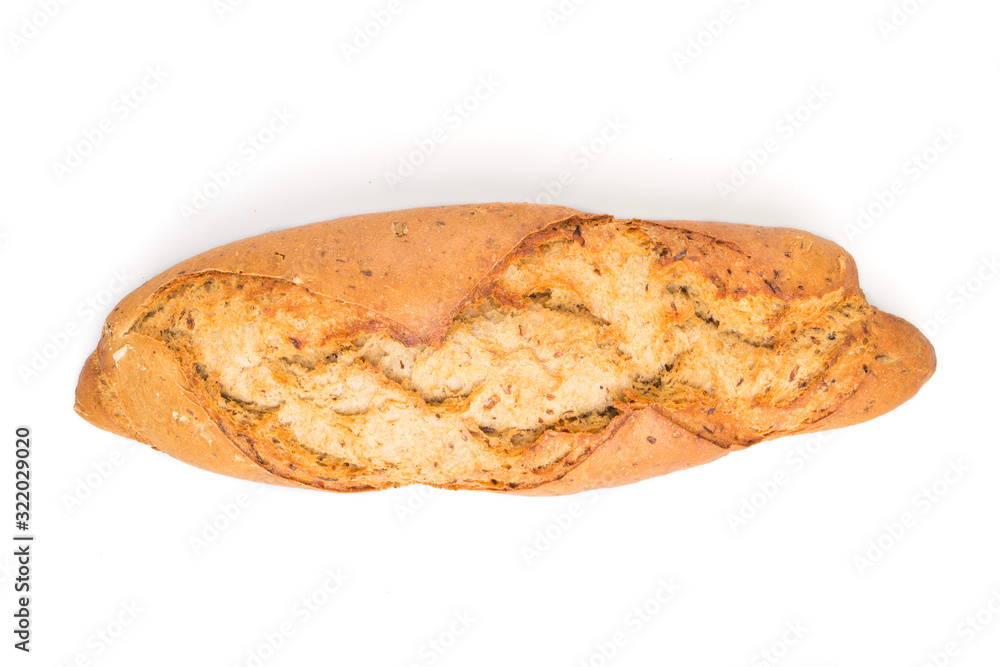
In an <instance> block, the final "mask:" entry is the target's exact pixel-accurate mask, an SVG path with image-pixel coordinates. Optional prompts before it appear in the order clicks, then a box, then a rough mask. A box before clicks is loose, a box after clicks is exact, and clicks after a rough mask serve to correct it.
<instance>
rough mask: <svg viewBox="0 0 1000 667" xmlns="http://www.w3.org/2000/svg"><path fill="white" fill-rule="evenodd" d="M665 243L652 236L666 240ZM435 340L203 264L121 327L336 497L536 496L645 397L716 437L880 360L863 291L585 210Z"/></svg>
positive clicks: (815, 395) (794, 413)
mask: <svg viewBox="0 0 1000 667" xmlns="http://www.w3.org/2000/svg"><path fill="white" fill-rule="evenodd" d="M654 239H655V240H654ZM489 280H490V281H491V282H489V284H484V285H482V286H481V289H479V290H478V291H477V292H476V296H475V297H474V298H470V299H469V300H468V301H467V303H466V304H465V305H464V307H462V308H461V309H460V310H459V312H457V313H456V314H455V316H454V318H453V320H452V321H451V323H450V324H449V325H448V327H447V333H446V335H445V336H444V339H443V341H442V342H441V343H440V344H435V345H430V344H426V343H417V344H412V345H407V344H405V343H404V342H403V341H404V340H413V337H412V336H408V335H407V332H406V331H404V330H402V329H401V328H400V327H399V325H398V324H396V323H394V322H391V321H388V320H386V319H384V318H382V317H380V316H378V315H376V314H373V313H372V312H370V311H367V310H365V309H364V308H361V307H359V306H356V305H352V304H347V303H344V302H342V301H338V300H335V299H332V298H329V297H325V296H322V295H318V294H315V293H313V292H311V291H309V290H308V289H307V288H306V287H304V286H301V285H297V284H295V283H293V282H291V281H287V280H282V279H277V278H271V277H263V276H255V275H248V274H237V273H230V272H223V271H204V272H200V273H195V274H192V275H184V276H181V277H179V278H177V279H174V280H172V281H171V282H170V283H168V284H167V285H165V286H164V287H163V288H162V289H161V290H160V291H159V292H158V293H157V294H156V295H155V297H154V298H153V299H152V300H150V301H149V303H148V306H147V307H146V308H145V312H144V313H143V314H142V315H140V316H139V317H138V318H137V319H136V320H135V323H134V324H133V325H132V327H131V330H130V331H129V332H128V335H142V336H148V337H151V338H154V339H157V340H159V341H162V342H163V343H164V344H166V345H167V347H168V348H169V349H170V350H171V351H172V352H173V353H174V354H175V355H176V356H177V358H178V360H179V362H180V364H181V367H182V368H183V369H184V372H185V374H186V375H188V378H189V380H190V382H191V385H192V387H193V388H194V391H195V392H196V394H197V395H198V397H199V402H200V403H201V404H203V405H205V406H207V407H208V408H209V410H210V413H211V414H213V416H214V417H216V418H217V419H218V421H219V424H220V426H222V427H223V430H224V431H225V432H226V433H227V435H229V436H230V437H231V438H232V439H233V440H234V441H236V440H238V441H239V442H241V443H244V444H245V445H246V446H247V447H248V448H249V449H251V450H252V451H253V453H254V456H255V457H256V458H257V459H258V460H260V461H262V462H263V464H264V465H265V467H266V468H267V469H268V470H270V471H271V472H273V473H275V474H278V475H280V476H282V477H285V478H287V479H293V480H296V481H299V482H302V483H305V484H309V485H313V486H317V487H321V488H326V489H330V490H344V491H347V490H363V489H371V488H383V487H387V486H396V485H401V484H409V483H423V484H432V485H436V486H441V487H449V488H487V489H498V488H508V489H517V488H532V487H535V486H538V485H540V484H543V483H545V482H548V481H551V480H554V479H558V478H559V477H560V476H562V475H564V474H565V473H566V471H568V470H569V469H571V468H572V467H573V466H575V465H577V464H579V463H580V462H581V461H583V460H584V459H586V457H587V456H588V455H589V454H590V453H591V452H590V447H591V445H590V444H589V443H590V442H591V440H588V439H587V438H578V439H575V440H574V439H567V438H552V437H546V435H547V434H552V433H558V432H570V433H591V434H596V433H600V432H602V431H604V429H606V428H607V427H608V425H609V424H611V423H612V421H613V420H614V419H615V417H616V416H617V415H619V414H620V413H622V412H624V411H627V410H630V409H640V408H642V407H645V406H649V405H656V406H659V407H658V408H657V409H659V410H662V411H664V412H665V413H667V414H669V416H670V419H671V420H672V421H674V422H675V423H677V424H679V425H680V426H682V427H683V428H684V429H686V430H688V431H690V432H691V433H693V434H696V435H698V436H700V437H702V438H704V439H706V440H709V441H711V442H712V443H715V444H716V445H718V446H719V447H722V448H729V447H732V446H733V445H750V444H753V443H755V442H759V441H760V440H762V439H764V438H766V437H774V436H775V435H780V434H785V433H791V432H795V431H797V430H802V429H803V428H805V427H807V426H808V425H809V424H812V423H813V422H816V421H817V420H819V419H821V418H823V417H825V416H827V415H829V414H831V413H832V412H833V411H835V410H836V409H837V408H838V406H840V405H841V404H842V403H843V402H844V401H845V400H846V398H847V397H848V396H850V395H851V394H852V393H853V392H854V391H855V389H856V388H857V386H858V384H859V383H860V382H861V380H862V378H863V377H864V376H865V374H866V373H868V372H869V365H870V364H872V363H875V356H876V355H875V352H874V345H872V344H871V343H870V340H869V337H868V333H867V332H868V325H869V323H870V318H871V314H872V309H871V308H870V307H869V306H868V305H867V304H866V303H865V301H864V298H863V297H862V296H861V295H860V293H859V292H856V291H852V292H850V293H846V292H845V291H844V289H843V287H835V288H833V289H831V290H830V291H829V292H827V293H825V294H823V295H822V296H816V295H815V294H808V295H805V296H796V295H795V294H788V293H783V292H780V291H779V290H778V289H777V288H776V287H775V284H774V282H773V280H774V276H768V275H761V274H760V273H759V271H757V270H755V268H754V267H753V266H752V264H751V261H750V259H749V258H748V257H747V256H746V255H745V254H743V253H742V252H741V251H740V250H739V249H738V248H736V247H734V246H732V245H729V244H726V243H723V242H720V241H717V240H715V239H713V238H711V237H709V236H705V235H702V234H697V233H693V232H690V231H684V230H682V229H672V228H669V227H664V226H660V225H655V223H648V222H642V221H625V220H610V219H604V220H597V221H587V222H584V223H582V224H580V225H577V226H576V227H575V229H572V230H569V231H566V230H564V233H562V234H555V235H551V236H550V238H548V239H547V240H542V241H541V242H540V243H539V244H534V245H531V246H530V247H527V248H525V249H523V251H522V252H520V253H517V254H516V255H515V256H514V259H513V260H512V261H510V262H509V263H508V264H505V265H504V266H503V267H500V270H499V272H498V273H496V274H495V275H492V276H490V277H489Z"/></svg>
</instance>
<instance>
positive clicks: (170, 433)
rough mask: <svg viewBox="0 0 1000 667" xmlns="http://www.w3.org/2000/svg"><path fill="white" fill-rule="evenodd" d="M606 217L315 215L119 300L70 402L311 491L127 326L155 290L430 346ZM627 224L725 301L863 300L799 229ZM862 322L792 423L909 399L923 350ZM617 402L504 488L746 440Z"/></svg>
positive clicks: (595, 476) (632, 471)
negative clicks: (866, 335)
mask: <svg viewBox="0 0 1000 667" xmlns="http://www.w3.org/2000/svg"><path fill="white" fill-rule="evenodd" d="M610 219H611V216H606V215H593V214H587V213H582V212H579V211H575V210H573V209H568V208H563V207H557V206H543V205H531V204H507V203H495V204H480V205H466V206H446V207H431V208H420V209H412V210H408V211H393V212H387V213H377V214H370V215H361V216H353V217H349V218H343V219H340V220H333V221H328V222H321V223H316V224H312V225H306V226H302V227H296V228H292V229H288V230H283V231H278V232H271V233H269V234H264V235H261V236H257V237H253V238H250V239H244V240H241V241H236V242H234V243H230V244H228V245H225V246H221V247H219V248H215V249H213V250H210V251H208V252H205V253H202V254H200V255H197V256H195V257H192V258H191V259H188V260H186V261H184V262H181V263H180V264H178V265H176V266H174V267H172V268H171V269H168V270H167V271H164V272H163V273H161V274H160V275H158V276H156V277H155V278H153V279H151V280H150V281H148V282H147V283H145V284H144V285H142V286H141V287H140V288H138V289H137V290H136V291H134V292H133V293H131V294H129V295H128V296H127V297H125V299H123V300H122V302H121V303H120V304H118V306H117V307H116V308H115V309H114V311H113V312H112V313H111V315H110V316H109V318H108V321H107V325H106V327H105V329H104V334H103V336H102V339H101V341H100V343H99V345H98V348H97V350H96V351H95V352H94V354H92V355H91V357H90V358H88V360H87V362H86V364H85V365H84V368H83V370H82V372H81V375H80V382H79V386H78V388H77V403H76V411H77V412H78V413H79V414H80V415H81V416H82V417H84V419H87V420H88V421H90V422H91V423H93V424H94V425H95V426H98V427H99V428H102V429H104V430H108V431H110V432H113V433H117V434H119V435H123V436H125V437H132V438H134V439H137V440H141V441H143V442H146V443H148V444H150V445H152V446H154V447H155V448H157V449H160V450H162V451H165V452H167V453H168V454H170V455H171V456H173V457H175V458H178V459H180V460H182V461H185V462H187V463H190V464H192V465H195V466H198V467H201V468H204V469H206V470H211V471H215V472H220V473H223V474H226V475H230V476H234V477H240V478H243V479H249V480H253V481H261V482H268V483H272V484H281V485H286V486H310V485H308V484H305V483H301V482H298V481H294V480H292V479H289V478H288V476H287V475H279V474H275V472H278V471H276V470H273V469H272V468H271V466H269V465H268V464H267V462H266V461H265V460H264V459H263V458H261V457H259V456H256V457H255V456H254V451H255V450H254V447H252V446H247V445H248V443H245V442H242V443H241V442H238V439H239V438H240V437H244V438H245V436H241V435H240V433H239V432H238V431H236V430H234V429H232V428H231V427H229V426H227V425H226V423H225V420H222V419H219V418H217V417H213V416H212V414H211V413H210V412H209V410H208V409H206V407H205V406H204V405H202V404H201V402H200V401H199V400H198V398H196V393H195V391H194V390H193V387H191V386H190V381H189V379H188V377H187V376H186V375H185V374H184V372H183V370H182V368H181V366H180V363H179V361H178V359H177V357H176V356H175V355H174V354H172V353H171V351H170V350H169V349H168V348H167V347H166V346H164V345H163V344H162V342H160V341H157V340H153V339H151V338H149V337H146V336H142V335H137V334H134V333H133V334H130V332H129V330H130V328H131V327H132V326H133V325H134V324H135V323H136V321H137V319H138V318H139V317H140V316H142V315H143V313H144V312H146V310H145V309H146V306H147V305H148V304H149V303H150V302H151V301H152V299H153V298H154V297H155V296H156V295H157V294H159V293H161V292H162V291H163V290H164V289H166V287H167V286H168V285H170V284H171V283H172V282H174V281H176V280H177V279H179V278H182V277H189V276H191V275H193V274H199V273H204V272H225V273H235V274H244V275H253V276H261V277H267V278H279V279H282V280H286V281H289V282H292V283H295V284H298V285H301V286H302V287H304V288H306V289H307V290H309V291H310V292H312V293H315V294H317V295H322V296H325V297H329V298H332V299H334V300H336V301H339V302H343V303H347V304H353V305H357V306H360V307H362V308H364V309H366V310H368V311H371V312H372V313H373V314H375V315H377V316H378V318H379V319H380V320H382V321H388V322H391V323H393V333H394V335H395V336H397V337H398V338H399V340H401V341H402V342H404V343H406V344H408V345H412V344H417V343H425V344H431V345H434V344H436V343H438V342H440V341H441V339H442V337H443V336H444V334H445V331H446V329H447V327H448V325H449V324H450V322H451V321H452V318H453V317H454V316H455V314H456V313H458V312H459V311H460V310H461V309H462V308H463V307H465V306H466V305H468V304H470V303H472V302H474V301H475V300H476V299H478V298H480V297H482V296H485V295H486V294H489V293H490V292H491V290H492V287H493V285H492V283H493V281H494V279H495V277H496V276H497V275H498V274H499V273H500V271H501V270H502V269H503V268H504V267H506V266H508V265H509V264H510V263H511V262H512V261H513V260H514V258H515V257H516V256H518V255H519V254H523V253H525V252H530V251H531V249H532V248H534V247H536V246H537V245H538V244H539V243H541V242H542V241H544V240H546V239H549V238H552V237H554V236H560V235H561V236H572V235H573V233H574V227H575V225H577V224H580V223H584V222H587V221H601V220H610ZM632 222H634V223H635V224H637V225H639V226H640V227H641V228H642V229H643V231H645V232H646V233H647V234H648V235H649V236H650V237H651V238H652V239H653V240H654V241H657V240H659V239H658V237H661V236H662V237H663V238H666V235H667V232H666V230H683V231H684V232H686V233H687V234H688V235H690V236H689V238H690V239H691V240H692V249H694V248H701V249H702V250H703V251H704V252H703V253H702V255H699V256H697V257H689V260H691V259H693V260H694V261H696V262H698V261H701V262H702V263H703V266H704V272H705V275H706V277H709V278H711V279H712V280H713V282H717V283H718V284H721V283H722V282H725V283H726V284H727V285H728V288H729V289H731V290H734V291H735V292H736V293H737V294H739V293H753V292H755V291H758V292H762V293H765V292H766V293H770V294H772V295H776V296H778V297H780V298H782V299H796V298H800V297H822V296H823V295H826V294H829V293H831V292H834V291H838V290H839V291H840V293H841V294H842V295H843V296H844V297H851V296H857V297H863V295H862V293H861V290H860V288H859V287H858V279H857V269H856V267H855V264H854V262H853V260H852V259H851V257H850V256H849V255H848V253H847V252H846V251H844V250H843V248H841V247H840V246H838V245H836V244H834V243H832V242H830V241H827V240H825V239H822V238H819V237H816V236H814V235H812V234H809V233H807V232H803V231H799V230H794V229H785V228H764V227H755V226H749V225H734V224H726V223H714V222H693V221H639V220H635V221H632ZM576 233H577V234H578V233H579V232H578V230H577V232H576ZM674 236H675V237H676V235H674ZM712 244H720V245H725V246H727V247H729V248H735V249H737V250H738V251H739V252H740V253H741V254H742V255H743V256H744V257H745V258H746V260H745V262H744V263H743V264H742V265H741V267H742V268H741V270H742V271H743V272H744V273H745V274H746V275H745V277H744V276H741V275H734V274H733V272H732V271H729V272H728V275H726V276H716V275H715V274H717V273H718V274H721V272H722V271H723V270H726V266H724V265H722V264H720V263H718V262H713V260H712V257H711V254H710V250H706V248H710V246H712ZM678 252H679V253H683V254H686V253H687V250H684V249H681V250H679V251H678ZM699 252H701V251H699ZM873 328H874V329H875V330H874V331H871V332H870V334H871V336H872V338H873V340H874V343H875V348H876V350H877V351H876V358H877V359H878V361H877V362H875V363H873V364H872V365H871V368H870V369H869V370H870V373H868V374H867V375H866V376H865V378H864V380H863V381H862V382H861V383H860V385H859V386H858V388H857V391H855V392H854V393H853V395H851V396H849V397H846V398H845V399H844V400H843V401H842V402H841V404H840V405H839V407H838V408H836V409H835V410H834V411H833V412H832V413H831V414H827V415H825V416H818V420H817V421H815V422H813V423H812V424H810V425H808V426H807V427H805V428H802V429H800V431H801V432H806V431H814V430H821V429H825V428H838V427H841V426H846V425H849V424H853V423H857V422H860V421H864V420H866V419H870V418H872V417H874V416H877V415H879V414H882V413H884V412H887V411H888V410H891V409H892V408H893V407H895V406H897V405H899V404H900V403H902V402H903V401H905V400H907V399H908V398H910V397H911V396H913V395H914V394H915V393H916V391H917V390H918V389H919V388H920V386H921V385H922V384H923V383H924V382H925V381H926V380H927V378H929V377H930V375H931V374H932V373H933V371H934V364H935V361H934V353H933V348H932V347H931V346H930V344H929V342H927V340H926V339H925V338H924V337H923V336H922V335H921V334H920V333H919V332H918V331H917V330H916V329H915V328H914V327H912V325H910V324H909V323H907V322H905V321H903V320H900V319H899V318H896V317H894V316H891V315H887V314H885V313H881V312H878V311H876V317H875V319H874V327H873ZM619 407H620V408H621V411H622V414H620V415H619V416H618V417H617V418H615V419H614V420H613V421H612V422H611V423H610V424H609V425H608V426H607V427H606V428H605V429H604V431H603V432H601V433H599V434H570V433H560V432H555V431H550V432H547V433H546V434H545V435H544V436H543V438H542V439H541V440H540V441H539V444H538V445H537V446H544V447H557V446H558V441H559V440H560V439H573V440H574V442H575V443H576V444H577V445H579V444H581V442H583V441H586V443H585V444H586V447H587V450H588V454H587V455H586V456H584V457H582V458H581V459H580V462H579V463H577V464H575V465H574V466H572V467H570V468H569V469H568V472H566V474H564V475H562V476H561V477H560V478H558V479H555V480H553V481H549V482H545V483H543V484H541V485H539V486H536V487H534V488H530V489H528V488H524V489H519V490H515V491H513V492H515V493H523V494H528V495H554V494H563V493H575V492H578V491H583V490H587V489H592V488H600V487H606V486H615V485H619V484H625V483H629V482H634V481H638V480H641V479H646V478H648V477H652V476H656V475H661V474H665V473H668V472H671V471H674V470H679V469H683V468H688V467H692V466H694V465H699V464H701V463H705V462H708V461H711V460H714V459H716V458H719V457H721V456H723V455H725V454H727V453H729V452H730V451H736V450H739V449H743V448H745V447H743V446H740V445H732V446H730V447H728V448H725V447H722V446H719V445H718V444H715V443H713V442H711V441H709V440H707V439H705V438H702V437H699V436H698V435H695V434H693V433H692V432H690V431H689V430H686V429H685V428H683V427H682V426H681V424H682V423H685V419H688V417H685V416H684V415H682V414H680V413H677V414H675V415H674V416H673V417H672V416H671V414H670V413H669V412H668V411H666V410H664V409H661V408H659V407H645V408H640V409H636V410H633V409H632V408H630V407H629V406H625V405H622V406H619ZM688 412H689V413H690V412H691V411H690V410H689V411H688ZM241 445H242V446H241Z"/></svg>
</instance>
